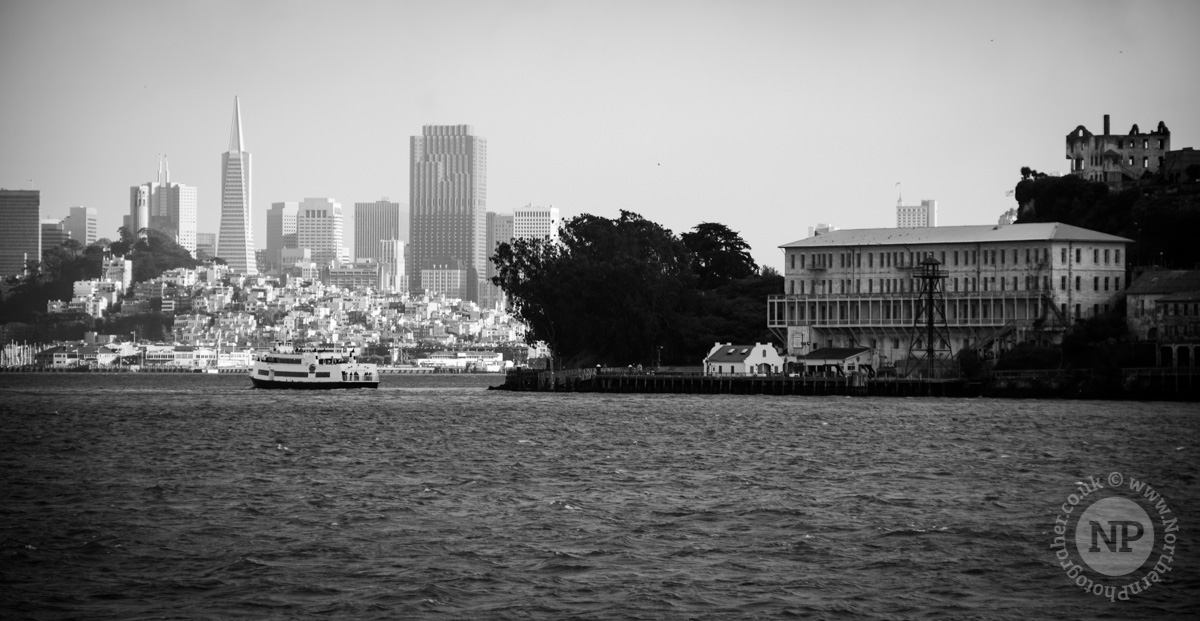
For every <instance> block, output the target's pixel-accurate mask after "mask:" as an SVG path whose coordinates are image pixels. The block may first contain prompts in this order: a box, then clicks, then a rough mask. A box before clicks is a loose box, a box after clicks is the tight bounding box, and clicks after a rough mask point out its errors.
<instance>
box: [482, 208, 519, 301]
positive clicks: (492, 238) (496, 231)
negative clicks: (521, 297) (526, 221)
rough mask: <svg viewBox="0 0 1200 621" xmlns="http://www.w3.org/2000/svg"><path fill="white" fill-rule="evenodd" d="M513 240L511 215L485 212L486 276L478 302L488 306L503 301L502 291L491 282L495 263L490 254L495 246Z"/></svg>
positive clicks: (494, 274) (494, 250)
mask: <svg viewBox="0 0 1200 621" xmlns="http://www.w3.org/2000/svg"><path fill="white" fill-rule="evenodd" d="M512 240H513V215H512V214H510V213H509V214H505V213H496V212H493V211H489V212H487V272H486V274H487V278H486V279H485V280H486V282H484V284H483V285H482V287H481V288H480V294H479V303H480V305H482V306H485V307H488V308H494V307H496V306H499V305H500V304H501V303H502V302H503V301H504V292H503V291H501V289H500V287H497V286H496V285H493V284H492V278H493V277H494V276H496V264H495V263H492V255H494V254H496V246H499V245H500V244H506V243H508V242H511V241H512Z"/></svg>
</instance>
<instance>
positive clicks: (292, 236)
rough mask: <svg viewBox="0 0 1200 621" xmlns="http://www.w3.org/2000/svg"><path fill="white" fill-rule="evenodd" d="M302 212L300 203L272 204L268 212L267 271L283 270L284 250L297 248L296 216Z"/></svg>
mask: <svg viewBox="0 0 1200 621" xmlns="http://www.w3.org/2000/svg"><path fill="white" fill-rule="evenodd" d="M299 211H300V203H297V202H294V201H293V202H282V203H271V208H270V209H268V210H267V252H266V257H267V269H268V270H269V271H277V270H280V269H282V268H283V250H284V249H285V248H297V247H298V246H297V241H296V214H297V213H299Z"/></svg>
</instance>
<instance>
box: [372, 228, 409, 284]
mask: <svg viewBox="0 0 1200 621" xmlns="http://www.w3.org/2000/svg"><path fill="white" fill-rule="evenodd" d="M404 246H405V243H404V241H403V240H400V239H385V240H383V241H381V242H379V263H380V265H382V266H383V274H384V276H383V278H384V284H383V289H384V290H385V291H391V292H399V293H407V292H408V271H407V270H406V269H405V267H404V252H405V251H404Z"/></svg>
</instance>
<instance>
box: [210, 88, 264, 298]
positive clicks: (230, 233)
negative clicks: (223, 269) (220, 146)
mask: <svg viewBox="0 0 1200 621" xmlns="http://www.w3.org/2000/svg"><path fill="white" fill-rule="evenodd" d="M250 179H251V177H250V153H249V152H248V151H245V150H244V149H243V143H242V107H241V103H240V102H239V101H238V98H237V97H234V98H233V127H232V128H231V129H230V133H229V151H227V152H225V153H223V154H222V155H221V231H220V234H219V236H218V237H217V256H218V257H220V258H222V259H224V260H225V262H226V263H228V264H229V268H230V269H231V270H233V271H234V272H236V273H239V274H256V273H258V269H257V261H256V260H255V258H254V245H253V244H254V235H253V232H252V229H251V226H250V205H251V202H250Z"/></svg>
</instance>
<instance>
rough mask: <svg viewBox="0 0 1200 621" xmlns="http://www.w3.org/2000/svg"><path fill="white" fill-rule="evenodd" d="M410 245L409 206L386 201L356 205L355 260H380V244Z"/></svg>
mask: <svg viewBox="0 0 1200 621" xmlns="http://www.w3.org/2000/svg"><path fill="white" fill-rule="evenodd" d="M385 240H387V241H390V240H400V241H402V242H404V243H408V206H407V205H401V204H400V203H393V202H391V201H389V200H387V199H386V198H384V199H381V200H378V201H375V202H373V203H354V257H355V259H360V260H361V259H375V260H376V261H380V254H379V253H380V246H379V243H380V242H381V241H385Z"/></svg>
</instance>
